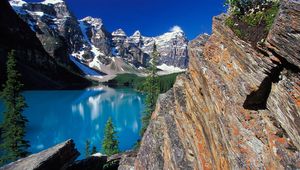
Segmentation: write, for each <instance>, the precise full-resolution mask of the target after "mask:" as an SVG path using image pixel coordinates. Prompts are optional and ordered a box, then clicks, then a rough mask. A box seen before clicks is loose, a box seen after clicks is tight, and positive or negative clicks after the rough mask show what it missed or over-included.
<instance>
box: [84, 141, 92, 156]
mask: <svg viewBox="0 0 300 170" xmlns="http://www.w3.org/2000/svg"><path fill="white" fill-rule="evenodd" d="M90 146H91V142H90V141H89V140H86V141H85V157H86V158H87V157H89V156H90V155H91V152H90Z"/></svg>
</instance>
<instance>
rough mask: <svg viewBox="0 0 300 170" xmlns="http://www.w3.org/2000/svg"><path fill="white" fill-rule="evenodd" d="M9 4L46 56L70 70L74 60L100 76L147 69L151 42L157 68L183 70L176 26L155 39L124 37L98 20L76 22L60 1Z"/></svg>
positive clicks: (183, 49)
mask: <svg viewBox="0 0 300 170" xmlns="http://www.w3.org/2000/svg"><path fill="white" fill-rule="evenodd" d="M10 4H11V5H12V7H13V8H14V9H15V11H16V12H17V13H18V15H19V16H20V17H21V18H22V19H23V20H24V21H25V22H26V23H28V25H29V26H30V27H31V29H32V31H34V32H35V33H36V35H37V37H38V38H39V40H40V41H41V43H42V44H43V47H44V49H45V50H46V51H47V52H48V53H49V55H50V56H52V57H53V58H54V59H55V60H56V61H57V62H59V63H60V64H62V65H65V66H67V67H72V64H73V62H72V61H74V60H76V61H77V62H80V64H82V66H81V67H79V68H81V69H82V67H90V68H91V69H95V70H98V71H100V72H102V73H104V74H116V73H125V72H131V73H140V72H143V69H144V68H146V67H147V66H148V63H149V60H150V54H151V52H152V47H153V44H154V42H155V43H156V44H157V46H158V50H159V52H160V53H161V57H160V59H159V64H160V65H163V66H164V67H161V69H165V68H167V69H168V66H169V67H170V66H171V67H176V68H180V69H186V68H187V63H188V54H187V44H188V40H187V38H186V36H185V34H184V32H183V31H182V30H181V29H180V28H179V27H174V28H173V29H172V30H170V32H168V33H166V34H164V35H161V36H158V37H145V36H142V35H141V33H140V32H139V31H137V32H136V33H134V35H132V36H127V35H126V33H125V32H124V31H123V30H122V29H118V30H116V31H114V32H112V33H110V32H108V31H107V30H106V29H105V27H104V24H103V22H102V20H101V19H98V18H92V17H86V18H84V19H81V20H78V19H77V18H76V17H75V16H74V15H73V14H72V12H71V11H70V10H69V9H68V7H67V4H66V3H65V2H64V1H63V0H45V1H43V2H39V3H27V2H25V1H22V0H10ZM70 56H71V57H72V58H71V60H70ZM77 64H78V63H77ZM82 70H83V72H84V73H85V74H87V75H94V74H91V73H90V72H86V71H85V70H86V69H85V68H84V69H82ZM99 75H102V74H98V76H99Z"/></svg>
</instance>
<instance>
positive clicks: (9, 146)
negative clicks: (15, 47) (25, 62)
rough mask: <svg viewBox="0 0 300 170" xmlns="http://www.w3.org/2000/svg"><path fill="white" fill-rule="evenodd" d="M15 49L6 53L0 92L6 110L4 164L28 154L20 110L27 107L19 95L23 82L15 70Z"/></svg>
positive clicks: (27, 143) (3, 135) (3, 138)
mask: <svg viewBox="0 0 300 170" xmlns="http://www.w3.org/2000/svg"><path fill="white" fill-rule="evenodd" d="M16 67H17V65H16V59H15V51H12V52H10V53H9V54H8V60H7V81H6V83H5V84H4V89H3V91H2V92H1V99H2V100H3V101H4V104H5V107H6V111H5V112H4V114H3V115H4V119H3V123H2V124H1V128H2V134H1V145H0V147H1V159H0V160H1V163H2V164H5V163H8V162H11V161H15V160H17V159H19V158H22V157H25V156H27V155H28V152H27V148H28V147H29V142H28V141H26V140H24V137H25V134H26V131H25V128H26V123H27V122H28V121H27V119H26V118H25V117H24V116H23V115H22V112H23V111H24V109H25V108H26V107H27V105H26V103H25V98H24V97H23V96H22V95H21V89H22V87H23V84H21V82H20V76H21V75H20V73H19V72H18V71H17V68H16Z"/></svg>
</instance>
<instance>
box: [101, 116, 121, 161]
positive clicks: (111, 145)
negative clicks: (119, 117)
mask: <svg viewBox="0 0 300 170" xmlns="http://www.w3.org/2000/svg"><path fill="white" fill-rule="evenodd" d="M102 148H103V151H104V153H105V154H106V155H108V156H111V155H113V154H116V153H118V152H119V142H118V140H117V139H116V132H115V129H114V126H113V122H112V119H111V118H109V119H108V121H107V123H106V125H105V130H104V139H103V143H102Z"/></svg>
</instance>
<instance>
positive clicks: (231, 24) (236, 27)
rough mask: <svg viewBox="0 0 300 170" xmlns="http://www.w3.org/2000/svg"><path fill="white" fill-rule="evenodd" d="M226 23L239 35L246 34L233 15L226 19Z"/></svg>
mask: <svg viewBox="0 0 300 170" xmlns="http://www.w3.org/2000/svg"><path fill="white" fill-rule="evenodd" d="M225 24H226V25H227V26H228V27H230V28H231V29H232V31H233V32H234V33H235V34H236V35H237V36H238V37H242V36H243V35H244V34H243V32H242V30H241V29H240V28H239V27H238V26H237V25H236V23H235V21H234V19H233V18H232V17H228V18H226V20H225Z"/></svg>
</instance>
